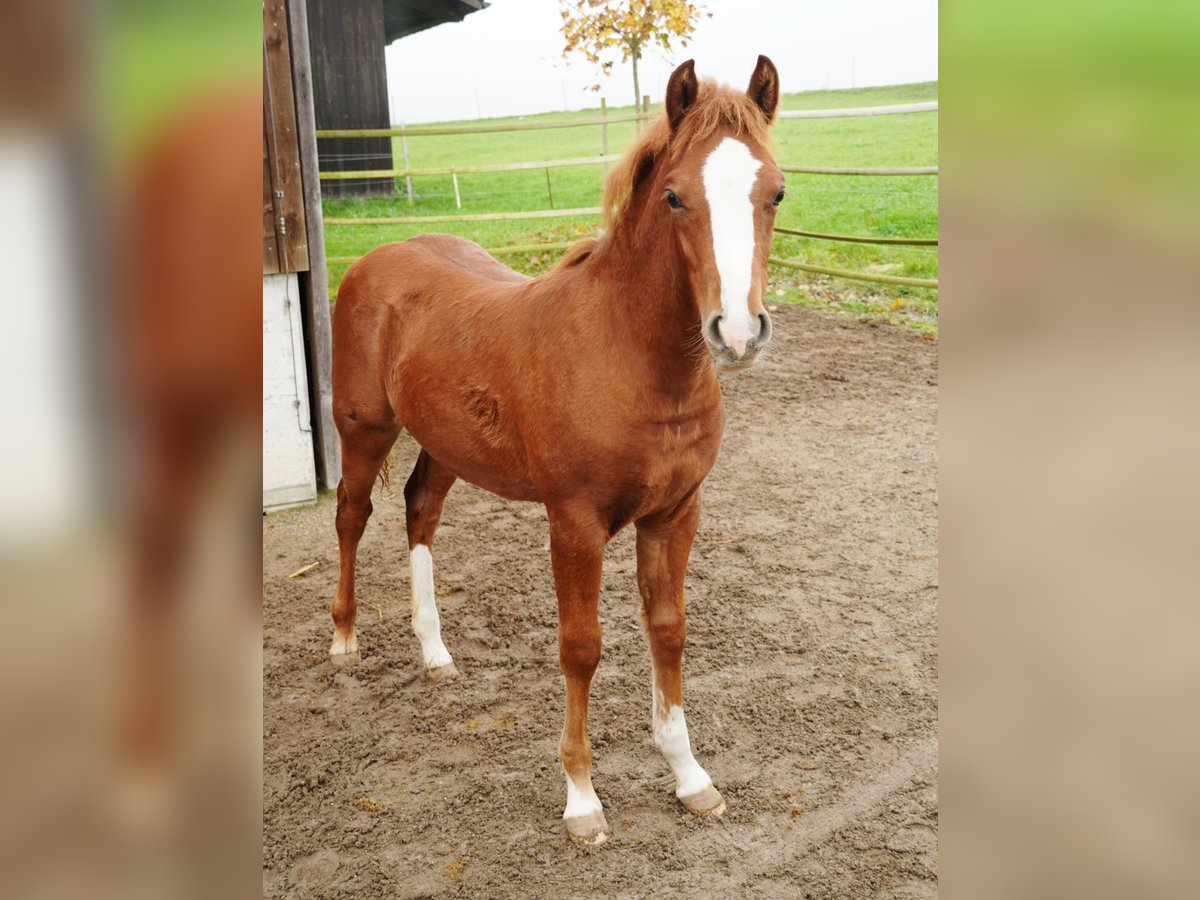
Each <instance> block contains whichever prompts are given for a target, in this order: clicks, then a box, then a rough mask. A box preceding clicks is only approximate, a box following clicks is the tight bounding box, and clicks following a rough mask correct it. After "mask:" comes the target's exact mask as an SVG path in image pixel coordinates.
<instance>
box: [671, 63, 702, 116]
mask: <svg viewBox="0 0 1200 900" xmlns="http://www.w3.org/2000/svg"><path fill="white" fill-rule="evenodd" d="M699 91H700V82H699V81H697V80H696V61H695V60H694V59H689V60H688V61H687V62H685V63H681V64H680V65H679V67H678V68H676V69H675V71H674V72H672V73H671V80H670V81H668V82H667V121H669V122H670V123H671V130H672V131H674V130H675V129H676V128H678V127H679V123H680V122H682V121H683V114H684V113H686V112H687V111H688V107H689V106H691V105H692V104H693V103H695V102H696V95H697V94H698V93H699Z"/></svg>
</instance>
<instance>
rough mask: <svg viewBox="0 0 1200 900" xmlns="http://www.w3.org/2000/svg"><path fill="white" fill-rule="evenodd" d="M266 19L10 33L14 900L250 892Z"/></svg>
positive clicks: (160, 12)
mask: <svg viewBox="0 0 1200 900" xmlns="http://www.w3.org/2000/svg"><path fill="white" fill-rule="evenodd" d="M254 14H255V10H254V8H253V7H250V8H249V9H238V8H237V6H235V5H234V4H232V3H216V4H206V5H205V8H204V9H202V10H200V11H199V12H197V11H193V10H189V9H184V8H183V7H182V5H171V4H161V3H160V4H155V3H126V4H117V5H115V6H109V7H106V8H105V9H104V10H103V11H102V13H101V11H99V10H97V9H96V8H95V7H94V6H93V5H91V4H86V5H85V4H83V3H80V2H71V0H39V2H18V3H15V4H10V5H8V6H6V8H5V10H4V12H3V13H2V14H0V15H2V16H3V19H4V21H3V25H2V26H0V60H2V61H3V62H0V197H3V198H4V203H5V215H4V216H3V220H2V221H3V224H2V225H0V266H2V267H3V271H4V273H5V276H6V278H5V284H6V287H7V291H6V294H7V298H8V302H7V303H6V304H5V312H6V321H5V326H6V327H5V328H4V333H5V334H6V335H7V337H8V341H7V347H6V349H5V353H3V354H2V357H3V363H0V366H2V369H0V373H2V375H3V381H4V384H5V385H7V387H8V390H7V392H6V393H7V396H8V398H9V415H8V416H7V417H6V420H7V422H6V425H5V439H4V441H3V449H0V461H2V462H3V464H4V465H3V468H4V471H5V472H6V473H7V475H8V490H7V491H6V492H5V494H6V496H5V502H4V503H3V506H2V507H0V509H2V513H0V567H2V568H0V579H2V580H0V596H3V597H4V600H5V601H6V604H5V608H6V612H7V613H8V615H9V616H10V617H12V618H11V619H10V621H11V622H12V623H13V624H15V626H16V627H15V628H13V629H11V630H10V631H9V640H8V641H6V645H7V646H8V647H9V650H8V652H6V653H5V654H4V655H3V656H2V657H0V673H2V674H3V676H4V677H3V685H4V687H3V692H2V693H0V717H2V718H0V734H3V736H4V738H3V744H2V745H0V763H2V765H0V772H2V774H0V790H2V792H3V801H2V802H0V894H3V895H4V896H7V897H26V896H28V897H83V896H88V897H106V896H111V897H156V898H159V897H184V896H195V897H212V896H234V895H235V894H243V895H244V894H247V893H249V894H254V893H257V887H258V884H259V883H260V876H259V874H258V870H259V863H260V838H259V820H260V813H259V810H260V808H261V799H260V798H261V775H260V768H261V763H260V760H261V749H260V739H261V691H260V683H261V666H260V657H261V650H260V637H259V635H260V628H261V625H260V619H261V614H260V582H259V571H260V565H259V564H260V552H259V546H260V545H259V543H258V537H257V531H258V525H259V517H260V513H259V507H258V498H257V495H258V493H259V487H258V482H259V473H260V471H261V470H260V469H259V459H260V438H259V431H258V422H259V411H258V410H259V404H260V401H259V383H260V381H259V379H260V375H259V372H260V371H261V343H260V341H259V337H258V335H257V333H256V329H255V327H254V326H255V323H256V321H257V320H258V307H259V281H258V277H257V276H258V273H257V272H256V271H255V268H256V265H257V256H258V253H257V250H256V246H255V244H256V240H257V237H258V235H257V230H258V229H259V228H260V222H261V219H260V218H259V217H258V216H256V215H254V213H256V212H258V211H256V210H255V209H254V206H253V203H254V200H253V198H254V197H255V192H257V191H258V190H259V183H258V180H259V177H260V175H261V169H260V166H259V164H258V160H257V159H256V153H257V152H258V149H259V148H258V146H257V144H258V143H259V142H260V141H261V138H259V137H258V136H257V135H258V133H259V131H260V128H261V126H260V116H261V95H260V87H259V85H260V81H259V77H258V74H257V72H256V70H255V69H256V65H257V57H256V47H255V44H256V42H257V41H256V31H257V28H258V25H257V23H256V19H255V15H254ZM259 215H261V213H259ZM14 413H15V414H14Z"/></svg>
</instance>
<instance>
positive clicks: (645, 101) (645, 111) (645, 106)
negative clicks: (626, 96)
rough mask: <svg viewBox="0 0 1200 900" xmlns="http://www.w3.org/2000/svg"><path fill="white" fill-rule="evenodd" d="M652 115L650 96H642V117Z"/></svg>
mask: <svg viewBox="0 0 1200 900" xmlns="http://www.w3.org/2000/svg"><path fill="white" fill-rule="evenodd" d="M649 114H650V95H649V94H642V115H649Z"/></svg>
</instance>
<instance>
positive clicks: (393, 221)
mask: <svg viewBox="0 0 1200 900" xmlns="http://www.w3.org/2000/svg"><path fill="white" fill-rule="evenodd" d="M602 212H604V210H603V209H601V208H600V207H599V206H580V207H577V208H575V209H538V210H532V211H530V212H498V213H474V214H471V215H461V216H383V217H380V218H374V219H342V218H335V217H333V216H326V217H325V223H326V224H327V225H424V224H425V223H426V222H503V221H507V220H509V219H514V220H515V219H566V218H570V217H571V216H598V215H600V213H602Z"/></svg>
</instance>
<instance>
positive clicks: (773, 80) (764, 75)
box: [746, 56, 779, 122]
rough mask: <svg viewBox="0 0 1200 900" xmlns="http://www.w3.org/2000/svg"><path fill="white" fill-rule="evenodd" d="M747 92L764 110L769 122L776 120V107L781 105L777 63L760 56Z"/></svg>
mask: <svg viewBox="0 0 1200 900" xmlns="http://www.w3.org/2000/svg"><path fill="white" fill-rule="evenodd" d="M746 94H747V95H748V96H749V97H750V99H751V100H753V101H754V102H755V103H756V104H757V105H758V108H759V109H761V110H762V111H763V115H765V116H766V117H767V121H768V122H774V121H775V107H777V106H778V105H779V73H778V72H777V71H775V63H773V62H771V60H769V59H768V58H767V57H765V56H759V58H758V65H757V66H755V67H754V74H753V75H751V76H750V87H748V88H746Z"/></svg>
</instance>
